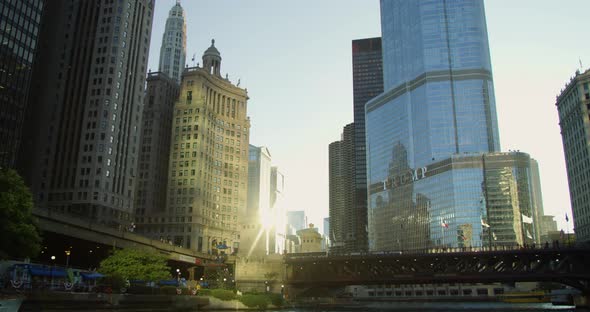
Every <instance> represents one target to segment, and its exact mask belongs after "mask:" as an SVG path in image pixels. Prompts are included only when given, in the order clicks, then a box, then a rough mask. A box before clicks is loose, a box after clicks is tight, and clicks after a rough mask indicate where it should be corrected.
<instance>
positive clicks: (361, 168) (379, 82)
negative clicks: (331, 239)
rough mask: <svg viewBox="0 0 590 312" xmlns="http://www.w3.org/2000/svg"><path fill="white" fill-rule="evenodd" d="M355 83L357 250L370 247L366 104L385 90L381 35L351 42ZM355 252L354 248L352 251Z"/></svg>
mask: <svg viewBox="0 0 590 312" xmlns="http://www.w3.org/2000/svg"><path fill="white" fill-rule="evenodd" d="M352 83H353V97H354V145H353V146H352V148H354V173H353V176H352V179H353V180H352V182H353V183H354V190H352V191H353V195H352V196H353V198H352V205H353V208H352V209H351V210H350V213H351V214H353V215H352V216H351V217H352V218H354V219H356V220H358V221H356V222H355V223H356V225H355V228H350V229H347V230H346V231H347V232H355V234H354V237H355V239H356V240H358V242H357V243H355V244H354V248H355V249H357V250H354V251H364V250H367V160H366V142H365V136H366V134H365V104H367V102H368V101H369V100H370V99H372V98H374V97H375V96H377V95H379V94H381V93H382V92H383V62H382V51H381V38H368V39H359V40H353V41H352ZM350 251H353V250H350Z"/></svg>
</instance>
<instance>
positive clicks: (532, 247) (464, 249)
mask: <svg viewBox="0 0 590 312" xmlns="http://www.w3.org/2000/svg"><path fill="white" fill-rule="evenodd" d="M578 246H579V245H576V244H573V243H569V244H561V245H560V244H559V243H558V242H553V243H552V244H551V245H550V244H548V243H546V244H541V245H535V244H532V245H525V246H522V245H517V244H515V245H494V246H483V247H433V248H426V249H411V250H392V251H373V252H348V253H343V252H338V253H330V252H311V253H291V254H285V259H287V260H297V259H313V258H317V259H320V258H326V257H355V256H395V255H424V254H449V253H481V252H502V251H517V250H560V249H566V248H575V247H578ZM586 247H588V246H586Z"/></svg>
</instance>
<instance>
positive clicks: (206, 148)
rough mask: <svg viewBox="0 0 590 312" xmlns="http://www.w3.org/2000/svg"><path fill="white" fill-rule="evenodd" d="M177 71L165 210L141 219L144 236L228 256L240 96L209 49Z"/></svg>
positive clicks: (235, 206)
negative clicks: (200, 60)
mask: <svg viewBox="0 0 590 312" xmlns="http://www.w3.org/2000/svg"><path fill="white" fill-rule="evenodd" d="M214 43H215V41H214V40H212V42H211V46H210V47H209V48H208V49H207V50H206V51H205V53H204V54H203V66H202V67H191V68H188V69H187V70H185V71H184V73H183V75H182V83H181V86H180V96H179V99H178V101H177V102H176V103H175V105H174V115H173V119H172V135H171V142H170V155H169V156H170V158H169V169H168V193H167V205H166V211H165V212H163V213H160V214H156V215H151V216H147V215H146V216H145V217H144V220H143V223H142V224H143V227H144V229H143V230H142V232H143V233H145V235H147V236H149V237H153V238H158V237H160V238H162V239H164V240H167V241H170V242H172V243H173V244H174V245H176V246H183V247H186V248H190V249H193V250H196V251H199V252H210V253H222V252H223V253H234V252H237V251H238V250H239V246H240V235H239V232H240V229H239V228H238V226H239V222H240V220H241V218H243V217H244V215H245V212H246V194H247V193H246V192H247V187H246V183H247V181H248V142H249V130H250V119H249V118H248V117H247V114H246V113H247V100H248V95H247V92H246V90H244V89H241V88H238V87H237V86H235V85H234V84H232V83H231V82H230V81H229V80H227V79H226V78H223V77H221V75H220V71H221V54H220V53H219V50H217V48H216V47H215V45H214Z"/></svg>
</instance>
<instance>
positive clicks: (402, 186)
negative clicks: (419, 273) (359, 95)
mask: <svg viewBox="0 0 590 312" xmlns="http://www.w3.org/2000/svg"><path fill="white" fill-rule="evenodd" d="M381 27H382V48H383V76H384V90H385V91H384V93H382V94H381V95H379V96H377V97H376V98H374V99H372V100H371V101H369V102H368V103H367V104H366V106H365V112H366V142H367V180H368V182H367V184H368V201H369V202H368V206H369V209H368V223H369V224H368V225H369V249H370V250H373V251H382V250H408V249H424V248H435V247H476V246H477V247H479V246H488V245H504V244H524V243H527V242H533V241H534V239H533V238H534V237H535V233H534V228H533V227H532V226H531V224H532V223H533V222H532V217H533V212H532V211H533V210H534V209H535V207H536V205H537V203H536V201H535V200H532V199H531V197H532V196H531V195H530V194H531V192H532V189H533V185H536V184H534V183H533V182H532V179H533V178H532V177H533V176H534V175H533V174H532V173H531V165H530V164H531V161H530V157H529V156H528V155H527V154H524V153H515V152H514V153H499V150H500V141H499V136H498V125H497V117H496V106H495V99H494V91H493V90H494V87H493V80H492V71H491V62H490V54H489V46H488V37H487V29H486V21H485V13H484V4H483V1H480V0H475V1H474V0H469V1H466V0H465V1H461V0H458V1H428V0H423V1H404V0H387V1H385V0H382V1H381ZM537 177H538V175H537ZM526 224H529V225H528V226H527V225H526ZM529 237H531V238H529Z"/></svg>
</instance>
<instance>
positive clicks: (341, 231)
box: [328, 123, 367, 253]
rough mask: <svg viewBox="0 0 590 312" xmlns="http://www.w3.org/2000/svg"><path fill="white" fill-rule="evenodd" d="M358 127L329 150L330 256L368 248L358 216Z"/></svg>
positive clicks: (349, 128)
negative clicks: (356, 146)
mask: <svg viewBox="0 0 590 312" xmlns="http://www.w3.org/2000/svg"><path fill="white" fill-rule="evenodd" d="M355 126H356V125H355V124H354V123H352V124H349V125H347V126H345V127H344V131H343V132H342V140H340V141H336V142H332V143H331V144H330V146H329V172H328V175H329V192H330V196H329V205H330V207H329V208H330V211H329V213H330V231H331V233H330V235H331V236H330V239H331V241H332V246H331V248H330V252H334V253H338V252H356V251H360V250H365V249H364V247H366V239H365V238H366V235H367V234H366V222H365V220H364V219H363V218H362V217H360V216H359V214H358V213H356V212H358V206H357V202H355V197H356V195H357V193H356V192H355V191H356V184H355V172H356V171H355Z"/></svg>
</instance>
